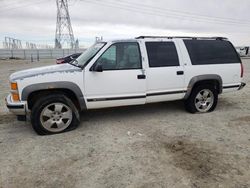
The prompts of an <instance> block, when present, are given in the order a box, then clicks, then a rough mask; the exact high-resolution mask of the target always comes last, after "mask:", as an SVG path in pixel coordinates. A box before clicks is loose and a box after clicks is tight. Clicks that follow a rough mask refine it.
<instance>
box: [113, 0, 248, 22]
mask: <svg viewBox="0 0 250 188" xmlns="http://www.w3.org/2000/svg"><path fill="white" fill-rule="evenodd" d="M116 3H117V1H116ZM119 3H120V4H121V3H124V4H127V5H137V6H140V7H147V8H149V9H155V10H156V9H157V10H162V11H166V12H172V13H175V14H176V13H178V14H180V15H185V16H190V15H192V16H197V17H204V18H207V19H218V20H221V21H230V22H231V21H236V22H242V23H243V22H244V23H248V24H250V20H241V19H235V18H225V17H218V16H209V15H203V14H198V13H193V12H188V11H180V10H172V9H166V8H162V7H156V6H151V5H150V6H149V5H146V4H141V3H136V2H133V4H131V3H130V2H128V1H125V0H120V1H119Z"/></svg>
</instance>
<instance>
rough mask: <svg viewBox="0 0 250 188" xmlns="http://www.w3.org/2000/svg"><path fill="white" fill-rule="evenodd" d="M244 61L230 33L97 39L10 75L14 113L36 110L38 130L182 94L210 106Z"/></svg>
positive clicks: (235, 85)
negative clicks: (67, 55)
mask: <svg viewBox="0 0 250 188" xmlns="http://www.w3.org/2000/svg"><path fill="white" fill-rule="evenodd" d="M242 77H243V66H242V63H241V60H240V58H239V56H238V54H237V52H236V50H235V48H234V47H233V45H232V44H231V43H230V42H229V41H228V40H227V39H225V38H219V37H217V38H192V37H150V36H141V37H138V38H136V39H131V40H115V41H110V42H100V43H96V44H94V45H93V46H92V47H90V48H89V49H88V50H86V51H85V52H84V53H83V54H82V55H81V56H80V57H79V58H77V59H76V60H74V61H72V62H70V63H69V64H62V65H53V66H47V67H42V68H35V69H29V70H24V71H19V72H16V73H14V74H12V75H11V76H10V82H11V93H10V95H9V96H8V97H7V98H6V103H7V107H8V108H9V110H10V111H12V112H13V113H15V114H16V115H18V118H19V119H20V118H22V119H23V118H24V117H26V116H27V115H30V119H31V123H32V126H33V128H34V130H35V131H36V132H37V133H38V134H40V135H44V134H55V133H61V132H64V131H68V130H72V129H73V128H75V127H76V126H77V125H78V123H79V121H80V117H79V112H80V111H82V110H88V109H97V108H106V107H116V106H125V105H142V104H146V103H155V102H162V101H173V100H184V101H185V106H186V109H187V110H188V111H189V112H191V113H195V112H200V113H204V112H210V111H213V110H214V109H215V107H216V105H217V100H218V94H221V93H222V92H223V93H224V92H230V91H237V90H239V89H241V88H243V87H244V86H245V84H244V83H242V82H241V81H242Z"/></svg>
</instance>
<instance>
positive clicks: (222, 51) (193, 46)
mask: <svg viewBox="0 0 250 188" xmlns="http://www.w3.org/2000/svg"><path fill="white" fill-rule="evenodd" d="M184 43H185V45H186V47H187V50H188V53H189V56H190V58H191V61H192V64H193V65H206V64H226V63H240V59H239V56H238V55H237V52H236V51H235V49H234V47H233V45H232V44H231V43H230V42H229V41H223V40H184Z"/></svg>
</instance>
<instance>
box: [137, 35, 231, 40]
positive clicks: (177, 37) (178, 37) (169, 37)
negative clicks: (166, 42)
mask: <svg viewBox="0 0 250 188" xmlns="http://www.w3.org/2000/svg"><path fill="white" fill-rule="evenodd" d="M145 38H166V39H173V38H176V39H193V40H198V39H206V40H208V39H210V40H211V39H213V40H228V39H227V38H226V37H187V36H139V37H136V38H135V39H145Z"/></svg>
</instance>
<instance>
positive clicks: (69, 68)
mask: <svg viewBox="0 0 250 188" xmlns="http://www.w3.org/2000/svg"><path fill="white" fill-rule="evenodd" d="M81 70H82V69H81V68H79V67H75V66H73V65H70V64H60V65H50V66H44V67H39V68H32V69H26V70H22V71H18V72H15V73H13V74H11V75H10V81H15V80H20V79H24V78H28V77H33V76H37V75H44V74H48V73H55V72H74V71H81Z"/></svg>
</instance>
